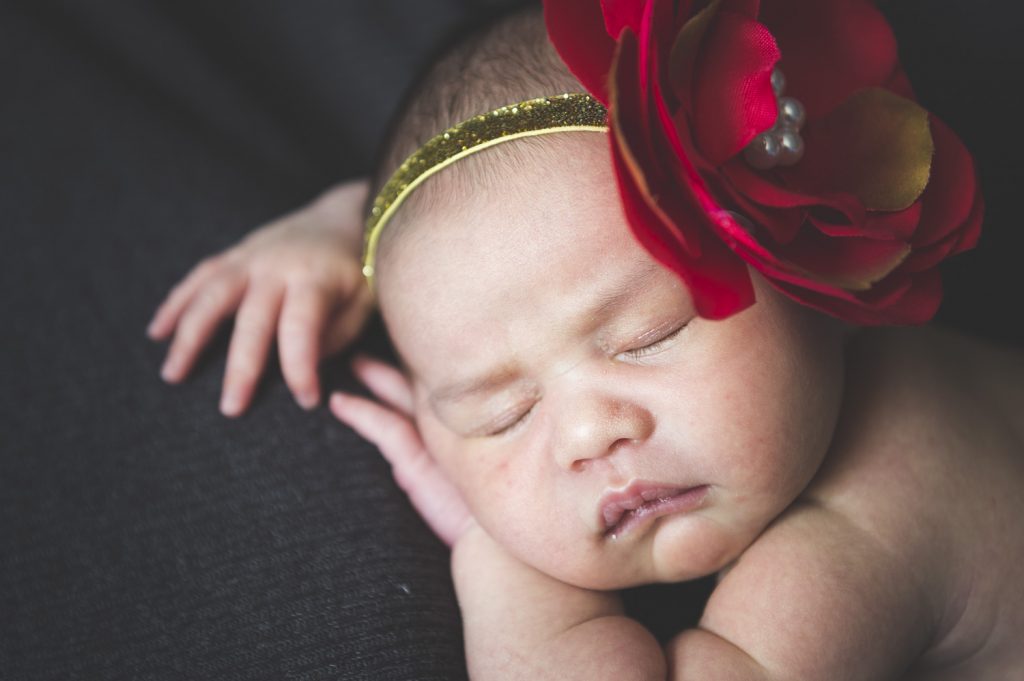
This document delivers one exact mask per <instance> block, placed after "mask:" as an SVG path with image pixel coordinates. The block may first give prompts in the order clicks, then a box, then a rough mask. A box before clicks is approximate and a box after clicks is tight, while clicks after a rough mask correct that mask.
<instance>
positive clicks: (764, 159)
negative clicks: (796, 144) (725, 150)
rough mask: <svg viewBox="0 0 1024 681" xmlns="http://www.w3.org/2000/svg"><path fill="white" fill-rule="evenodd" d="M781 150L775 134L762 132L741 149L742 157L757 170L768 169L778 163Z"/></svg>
mask: <svg viewBox="0 0 1024 681" xmlns="http://www.w3.org/2000/svg"><path fill="white" fill-rule="evenodd" d="M781 151H782V149H781V146H780V145H779V140H778V139H776V138H775V135H773V134H771V133H769V132H764V133H761V134H760V135H758V136H757V137H755V138H754V139H753V140H751V142H750V144H748V145H747V148H746V149H744V150H743V158H745V159H746V160H747V163H749V164H750V165H751V166H752V167H754V168H756V169H757V170H769V169H771V168H774V167H775V166H776V165H777V164H778V162H779V153H780V152H781Z"/></svg>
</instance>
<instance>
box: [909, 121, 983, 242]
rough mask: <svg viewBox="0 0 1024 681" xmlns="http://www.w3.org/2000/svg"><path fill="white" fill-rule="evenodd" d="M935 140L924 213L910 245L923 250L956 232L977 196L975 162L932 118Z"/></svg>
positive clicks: (942, 126) (951, 133)
mask: <svg viewBox="0 0 1024 681" xmlns="http://www.w3.org/2000/svg"><path fill="white" fill-rule="evenodd" d="M931 131H932V135H933V137H934V139H935V156H934V158H933V160H932V172H931V180H930V181H929V182H928V188H927V189H926V190H925V192H924V195H923V196H922V197H921V202H922V203H923V204H924V212H923V214H922V215H921V224H920V226H919V227H918V230H917V233H916V234H914V240H913V244H914V245H915V246H923V245H927V244H930V243H934V242H936V241H939V240H941V239H943V238H944V237H945V236H946V235H947V234H949V233H951V232H953V231H956V230H958V229H959V228H960V227H961V225H963V224H964V222H965V221H966V220H967V218H968V216H969V215H970V214H971V211H972V208H973V206H974V203H975V197H976V195H977V194H979V191H978V185H977V177H976V171H975V168H974V160H973V159H972V158H971V154H970V152H968V151H967V148H966V147H964V145H963V143H962V142H961V141H960V139H959V138H958V137H957V136H956V134H954V133H953V131H952V130H950V129H949V127H947V126H946V124H945V123H943V122H942V121H940V120H939V119H938V118H936V117H935V116H932V117H931Z"/></svg>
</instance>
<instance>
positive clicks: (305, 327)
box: [277, 284, 328, 409]
mask: <svg viewBox="0 0 1024 681" xmlns="http://www.w3.org/2000/svg"><path fill="white" fill-rule="evenodd" d="M327 308H328V301H327V296H326V295H324V292H323V291H322V290H321V289H320V288H318V287H317V286H314V285H312V284H299V285H296V286H293V287H291V288H289V289H288V292H287V293H286V294H285V299H284V306H283V308H282V310H281V321H280V323H279V324H278V328H277V333H278V337H277V344H278V346H279V352H280V353H281V373H283V374H284V380H285V383H287V384H288V387H289V388H290V389H291V391H292V394H294V395H295V399H296V401H298V403H299V404H300V405H301V406H302V407H303V408H304V409H312V408H313V407H315V406H316V405H317V403H318V402H319V401H320V380H319V379H318V378H317V374H316V368H317V363H318V362H319V360H320V337H321V335H322V334H323V329H324V324H325V323H326V319H327V311H328V310H327Z"/></svg>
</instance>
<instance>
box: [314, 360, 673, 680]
mask: <svg viewBox="0 0 1024 681" xmlns="http://www.w3.org/2000/svg"><path fill="white" fill-rule="evenodd" d="M353 369H354V370H355V372H356V374H357V375H358V376H359V378H360V379H361V380H362V381H363V382H364V383H365V384H366V385H367V386H368V387H369V388H370V390H371V391H372V392H373V393H374V394H375V395H376V396H377V397H378V398H379V399H380V400H381V401H382V402H383V403H384V404H378V403H376V402H373V401H370V400H367V399H363V398H360V397H354V396H351V395H343V394H340V393H336V394H335V395H334V396H333V397H332V398H331V409H332V410H333V411H334V413H335V415H336V416H338V418H339V419H341V420H342V421H344V422H345V423H347V424H349V425H350V426H352V427H353V428H354V429H355V430H356V431H358V432H359V433H360V434H362V435H363V436H364V437H366V438H367V439H368V440H370V441H372V442H374V443H375V444H376V445H377V446H378V447H379V448H380V449H381V452H382V453H383V454H384V456H385V457H387V459H388V460H389V461H390V463H391V465H392V470H393V472H394V475H395V480H396V482H397V483H398V484H399V486H400V487H402V488H403V489H404V490H405V491H406V493H407V494H408V495H409V498H410V501H412V503H413V505H414V506H415V507H416V509H417V510H418V511H419V512H420V515H422V516H423V518H424V520H426V522H427V523H428V524H429V525H430V526H431V528H432V529H433V530H434V531H435V532H436V533H437V535H438V536H439V537H441V539H442V540H444V541H445V542H446V543H447V544H448V545H449V546H452V577H453V579H454V582H455V588H456V592H457V595H458V599H459V606H460V609H461V610H462V618H463V628H464V631H465V642H466V661H467V665H468V668H469V671H470V675H471V677H472V678H473V679H503V680H504V679H520V678H522V679H531V680H534V679H559V680H561V679H586V680H587V681H599V680H600V679H616V680H620V679H621V680H631V679H637V680H640V679H664V678H665V659H664V655H663V653H662V651H661V648H660V647H659V646H658V643H657V641H656V640H655V639H654V637H653V636H652V635H651V634H650V633H649V632H648V631H647V630H646V629H645V628H644V627H642V626H641V625H640V624H639V623H637V622H636V621H634V620H632V619H629V618H628V617H625V616H624V615H623V613H622V605H621V602H620V600H619V598H618V597H617V596H616V595H615V594H612V593H602V592H597V591H589V590H587V589H580V588H577V587H574V586H570V585H568V584H565V583H563V582H560V581H558V580H556V579H553V578H551V577H549V576H547V575H545V574H543V573H541V572H538V571H537V570H534V569H533V568H531V567H529V566H527V565H525V564H523V563H522V562H520V561H519V560H517V559H515V558H514V557H512V556H511V555H509V554H508V553H507V552H506V551H504V550H503V549H502V548H501V547H500V546H499V545H498V544H497V543H496V542H495V541H494V540H493V539H491V537H490V536H489V535H488V534H487V533H486V532H484V530H482V529H481V528H480V527H479V526H478V525H477V524H476V522H475V521H474V520H473V519H472V517H471V516H470V513H469V511H468V509H467V508H466V506H465V504H464V503H463V502H462V499H461V496H460V495H459V493H458V491H457V490H456V489H455V488H454V487H453V486H452V485H451V483H450V482H449V481H448V480H447V478H446V477H445V476H444V475H443V473H442V472H441V471H440V469H439V467H438V466H437V465H436V464H435V463H434V461H433V458H432V457H431V455H430V453H429V452H427V451H426V449H425V448H424V446H423V442H422V440H420V438H419V434H418V433H417V431H416V427H415V425H414V424H413V422H412V418H411V417H412V396H411V390H410V388H409V385H408V383H407V382H406V380H405V378H404V377H403V376H402V374H401V373H400V372H398V371H397V370H395V369H394V368H392V367H389V366H387V365H385V364H382V363H380V362H376V361H373V360H366V359H359V360H357V361H356V362H355V363H354V364H353Z"/></svg>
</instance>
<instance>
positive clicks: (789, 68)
mask: <svg viewBox="0 0 1024 681" xmlns="http://www.w3.org/2000/svg"><path fill="white" fill-rule="evenodd" d="M760 20H761V21H762V22H763V23H764V24H765V25H767V26H768V29H769V30H770V31H771V32H772V35H774V36H775V39H776V41H777V42H778V45H779V49H780V50H781V51H782V61H781V62H780V64H779V67H780V68H781V69H782V70H783V72H784V73H785V74H786V82H787V86H786V94H788V95H790V96H792V97H796V98H797V99H799V100H800V102H801V103H802V104H803V105H804V107H805V108H806V109H807V116H808V120H813V119H815V118H817V117H819V116H822V115H824V114H827V113H828V112H830V111H831V110H832V109H834V108H835V107H836V106H838V105H839V104H841V103H842V102H843V101H845V100H846V98H847V97H849V96H850V93H852V92H855V91H857V90H860V89H862V88H866V87H874V86H880V85H883V84H885V83H886V82H887V81H888V80H889V78H890V76H891V74H892V72H893V70H894V69H896V68H898V55H897V52H896V39H895V37H894V36H893V33H892V29H891V28H890V27H889V24H888V22H887V21H886V20H885V17H884V16H883V15H882V13H881V12H879V11H878V9H877V8H876V7H875V6H874V3H873V2H871V1H870V0H763V2H762V3H761V14H760Z"/></svg>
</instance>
